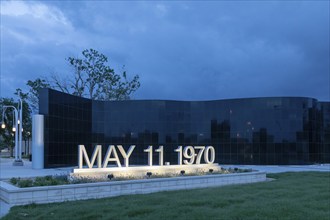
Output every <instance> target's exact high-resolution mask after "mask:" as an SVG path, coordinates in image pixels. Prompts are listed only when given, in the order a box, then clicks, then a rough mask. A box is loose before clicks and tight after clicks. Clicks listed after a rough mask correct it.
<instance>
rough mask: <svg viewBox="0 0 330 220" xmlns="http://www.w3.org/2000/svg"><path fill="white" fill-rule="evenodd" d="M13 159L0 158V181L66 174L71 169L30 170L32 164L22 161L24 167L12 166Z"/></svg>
mask: <svg viewBox="0 0 330 220" xmlns="http://www.w3.org/2000/svg"><path fill="white" fill-rule="evenodd" d="M13 161H14V159H12V158H0V180H4V179H10V178H12V177H21V178H22V177H23V178H24V177H36V176H47V175H62V174H64V175H65V174H68V173H70V172H71V171H72V169H73V167H65V168H56V169H32V163H31V162H30V161H28V160H23V162H24V166H13Z"/></svg>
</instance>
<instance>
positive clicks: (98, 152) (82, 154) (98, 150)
mask: <svg viewBox="0 0 330 220" xmlns="http://www.w3.org/2000/svg"><path fill="white" fill-rule="evenodd" d="M101 156H102V146H101V145H96V146H95V148H94V152H93V155H92V161H90V160H89V157H88V155H87V152H86V148H85V145H78V166H79V169H82V168H83V162H84V161H83V159H85V162H86V164H87V166H88V168H89V169H91V168H93V166H94V163H95V160H96V157H97V167H98V168H101V167H102V166H101V162H102V161H101Z"/></svg>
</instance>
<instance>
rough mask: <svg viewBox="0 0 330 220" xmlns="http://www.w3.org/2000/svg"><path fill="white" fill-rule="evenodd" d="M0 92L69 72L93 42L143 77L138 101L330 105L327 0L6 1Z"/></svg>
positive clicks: (7, 93)
mask: <svg viewBox="0 0 330 220" xmlns="http://www.w3.org/2000/svg"><path fill="white" fill-rule="evenodd" d="M0 4H1V88H0V92H1V93H0V95H1V96H4V97H9V96H12V94H13V93H14V91H15V89H16V88H19V87H21V88H23V89H26V86H25V84H26V81H27V80H29V79H35V78H37V77H41V76H47V75H49V74H50V73H52V72H56V73H57V74H59V75H63V76H65V75H68V74H70V71H71V69H70V68H69V67H68V65H67V62H66V60H65V58H67V57H69V56H76V57H77V56H80V54H81V51H82V50H84V49H87V48H94V49H96V50H99V51H100V52H102V53H104V54H105V55H107V56H108V58H109V60H110V66H111V67H113V68H115V69H117V70H119V69H120V67H121V66H122V65H125V66H126V69H127V70H128V73H129V74H130V75H131V76H133V75H135V74H139V75H140V81H141V88H140V89H139V91H138V92H136V94H135V95H134V98H135V99H175V100H213V99H226V98H241V97H264V96H307V97H314V98H317V99H319V100H323V101H329V100H330V99H329V97H330V89H329V84H330V79H329V1H278V2H276V1H268V2H263V1H233V2H230V1H198V2H197V1H192V2H190V1H179V2H176V1H165V2H161V1H156V2H149V1H147V2H143V1H137V2H135V1H134V2H133V1H127V2H120V1H1V3H0Z"/></svg>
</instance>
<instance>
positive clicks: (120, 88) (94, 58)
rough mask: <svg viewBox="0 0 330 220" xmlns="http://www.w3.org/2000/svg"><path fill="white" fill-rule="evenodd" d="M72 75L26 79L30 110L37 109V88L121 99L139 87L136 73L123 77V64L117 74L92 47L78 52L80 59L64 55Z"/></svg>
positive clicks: (103, 98) (126, 97)
mask: <svg viewBox="0 0 330 220" xmlns="http://www.w3.org/2000/svg"><path fill="white" fill-rule="evenodd" d="M66 60H67V61H68V63H69V66H70V67H72V69H73V71H72V74H73V77H72V78H71V77H70V78H69V79H63V78H61V77H59V76H58V75H56V74H52V75H51V77H50V78H49V79H48V78H44V79H41V78H37V79H36V80H34V81H31V80H29V81H28V83H27V85H28V86H29V87H30V91H29V95H28V99H29V100H30V103H31V106H32V109H33V111H34V112H35V111H36V110H37V109H38V93H39V90H40V89H41V88H52V89H57V90H60V91H62V92H65V93H70V94H73V95H76V96H80V97H87V98H90V99H95V100H125V99H130V97H131V95H132V94H133V93H134V92H135V91H136V90H137V89H138V88H139V87H140V82H139V76H138V75H135V76H134V77H133V79H132V80H129V79H128V77H127V72H126V70H125V66H123V69H122V71H121V74H117V73H115V71H114V69H112V68H110V66H108V64H107V63H108V58H107V57H106V56H105V55H104V54H102V53H100V52H98V51H97V50H94V49H89V50H84V51H82V58H74V57H68V58H67V59H66Z"/></svg>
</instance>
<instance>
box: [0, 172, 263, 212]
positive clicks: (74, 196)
mask: <svg viewBox="0 0 330 220" xmlns="http://www.w3.org/2000/svg"><path fill="white" fill-rule="evenodd" d="M262 181H266V173H265V172H259V171H253V172H248V173H235V174H211V175H203V176H182V177H171V178H155V179H141V180H125V181H109V182H97V183H83V184H68V185H57V186H39V187H27V188H18V187H16V186H13V185H11V184H9V183H7V182H5V181H0V199H1V200H3V201H5V202H6V203H8V204H9V205H12V206H15V205H26V204H30V203H53V202H64V201H75V200H85V199H98V198H106V197H114V196H120V195H130V194H146V193H153V192H161V191H171V190H184V189H195V188H207V187H215V186H224V185H233V184H245V183H255V182H262Z"/></svg>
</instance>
